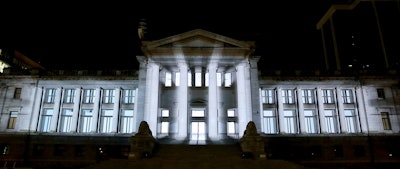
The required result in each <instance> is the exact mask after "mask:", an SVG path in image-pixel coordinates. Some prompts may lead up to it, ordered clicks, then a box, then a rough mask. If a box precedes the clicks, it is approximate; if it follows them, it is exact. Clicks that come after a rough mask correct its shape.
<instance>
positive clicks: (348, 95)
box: [342, 89, 354, 103]
mask: <svg viewBox="0 0 400 169" xmlns="http://www.w3.org/2000/svg"><path fill="white" fill-rule="evenodd" d="M342 97H343V103H354V100H353V91H352V90H351V89H343V90H342Z"/></svg>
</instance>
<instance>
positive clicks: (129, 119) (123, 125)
mask: <svg viewBox="0 0 400 169" xmlns="http://www.w3.org/2000/svg"><path fill="white" fill-rule="evenodd" d="M119 125H120V127H119V128H120V132H121V133H132V132H133V110H122V112H121V118H120V123H119Z"/></svg>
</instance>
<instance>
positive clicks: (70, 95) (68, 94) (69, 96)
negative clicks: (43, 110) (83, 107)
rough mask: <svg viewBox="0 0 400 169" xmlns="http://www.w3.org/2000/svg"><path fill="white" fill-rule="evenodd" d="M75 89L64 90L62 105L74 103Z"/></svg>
mask: <svg viewBox="0 0 400 169" xmlns="http://www.w3.org/2000/svg"><path fill="white" fill-rule="evenodd" d="M74 96H75V89H64V103H74Z"/></svg>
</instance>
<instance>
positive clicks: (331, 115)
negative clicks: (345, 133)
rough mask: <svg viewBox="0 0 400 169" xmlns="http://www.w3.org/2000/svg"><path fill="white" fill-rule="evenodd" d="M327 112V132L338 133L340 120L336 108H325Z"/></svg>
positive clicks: (325, 112)
mask: <svg viewBox="0 0 400 169" xmlns="http://www.w3.org/2000/svg"><path fill="white" fill-rule="evenodd" d="M324 114H325V123H326V132H327V133H338V132H339V128H338V120H337V115H336V113H335V110H329V109H327V110H324Z"/></svg>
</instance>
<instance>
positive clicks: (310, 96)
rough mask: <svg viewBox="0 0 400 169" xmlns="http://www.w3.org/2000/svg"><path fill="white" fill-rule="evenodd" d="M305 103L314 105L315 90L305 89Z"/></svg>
mask: <svg viewBox="0 0 400 169" xmlns="http://www.w3.org/2000/svg"><path fill="white" fill-rule="evenodd" d="M301 92H302V94H303V103H305V104H313V103H314V90H313V89H303V90H302V91H301Z"/></svg>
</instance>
